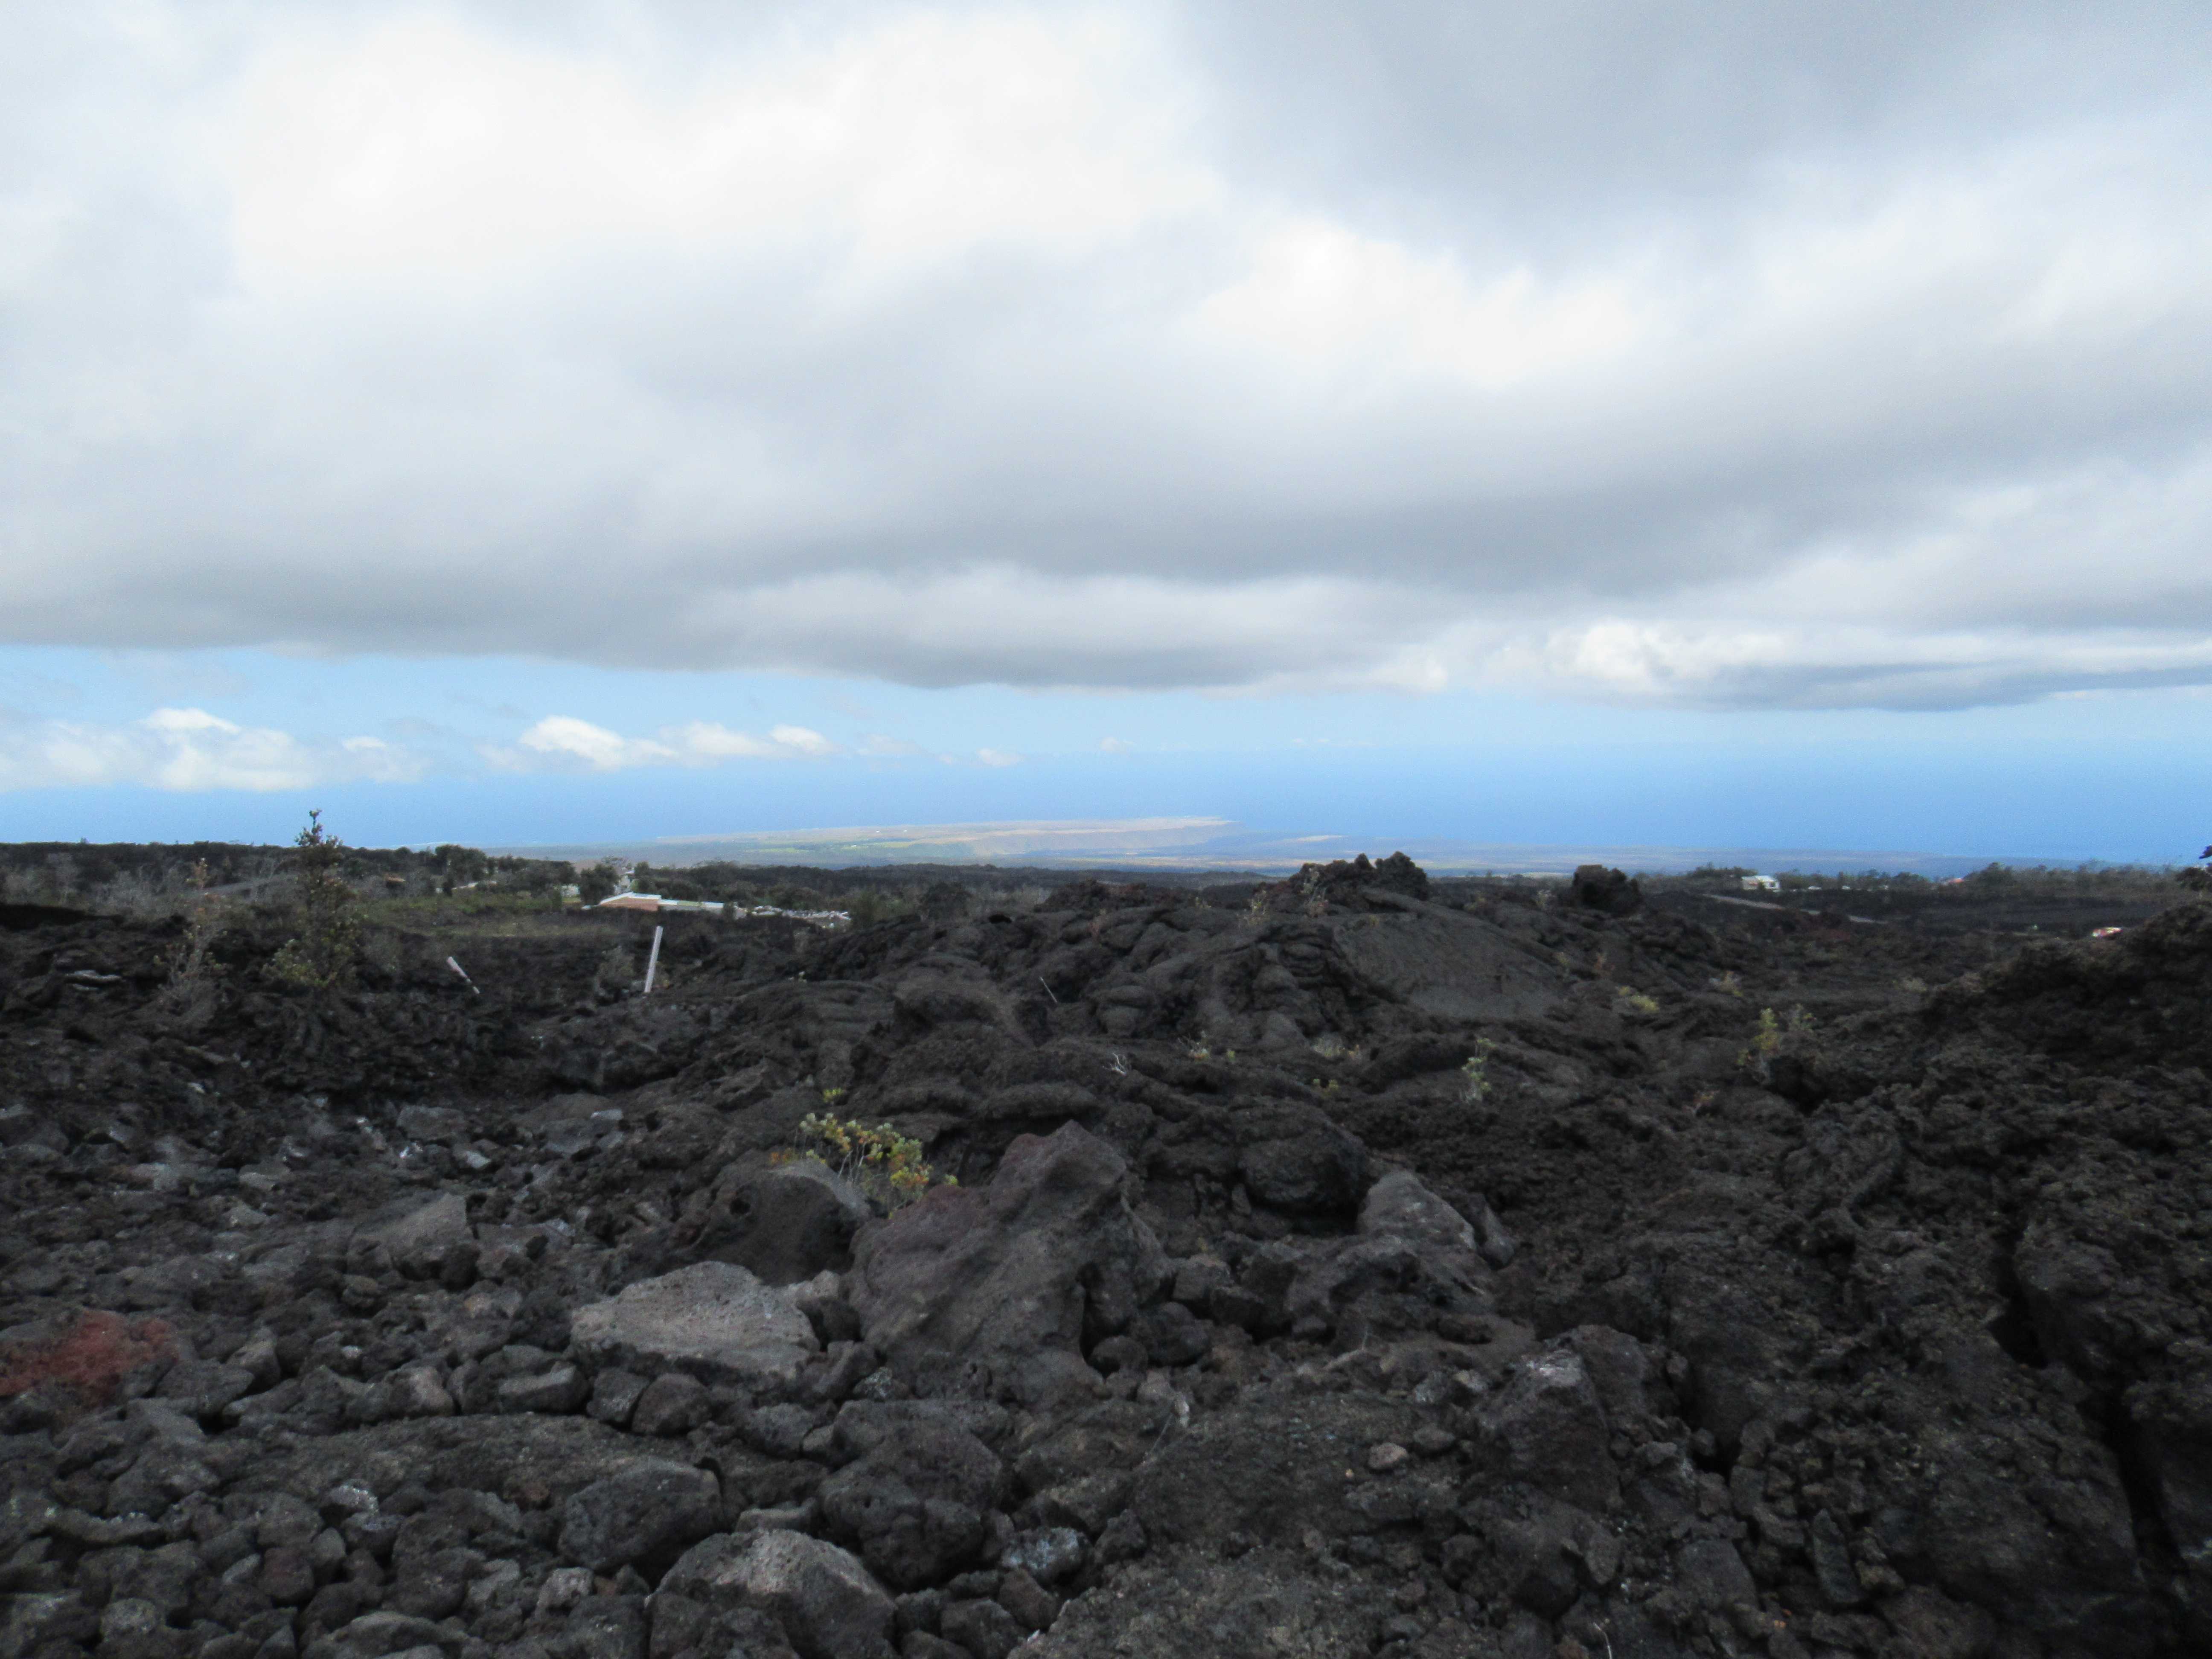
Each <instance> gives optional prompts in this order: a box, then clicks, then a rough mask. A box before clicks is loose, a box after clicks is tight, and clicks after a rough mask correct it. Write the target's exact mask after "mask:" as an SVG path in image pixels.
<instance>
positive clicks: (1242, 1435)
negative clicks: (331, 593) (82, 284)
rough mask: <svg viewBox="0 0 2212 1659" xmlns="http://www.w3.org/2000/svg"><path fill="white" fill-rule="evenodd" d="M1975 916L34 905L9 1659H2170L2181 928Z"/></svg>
mask: <svg viewBox="0 0 2212 1659" xmlns="http://www.w3.org/2000/svg"><path fill="white" fill-rule="evenodd" d="M1986 920H1987V922H1988V924H1989V925H1984V926H1981V927H1962V926H1955V925H1954V926H1948V927H1946V928H1944V929H1942V930H1934V929H1929V928H1923V927H1915V926H1914V925H1912V923H1911V920H1910V919H1909V918H1905V919H1899V920H1889V919H1884V918H1876V919H1875V920H1873V921H1854V920H1852V919H1851V918H1850V917H1849V916H1846V915H1842V914H1840V913H1830V914H1826V915H1820V914H1806V913H1802V912H1799V911H1796V910H1765V909H1759V908H1751V907H1747V906H1745V905H1743V904H1741V903H1740V902H1739V903H1735V904H1728V903H1723V902H1717V901H1714V900H1711V899H1701V898H1699V897H1698V896H1695V895H1687V894H1680V893H1668V894H1665V895H1661V894H1658V893H1656V892H1655V893H1654V894H1653V895H1652V896H1649V897H1647V896H1645V895H1644V893H1643V892H1642V891H1641V890H1639V889H1638V887H1637V886H1636V885H1635V884H1631V883H1627V882H1626V881H1624V880H1621V879H1619V878H1613V877H1611V876H1608V875H1607V872H1596V871H1592V872H1583V873H1582V874H1580V875H1578V877H1577V881H1576V882H1575V883H1574V884H1572V885H1571V886H1557V887H1549V888H1541V889H1539V888H1534V887H1532V886H1530V885H1528V884H1505V883H1497V884H1479V883H1477V884H1468V883H1461V884H1449V887H1448V886H1447V884H1441V883H1439V884H1435V885H1434V886H1432V885H1431V883H1430V882H1429V880H1428V879H1427V878H1426V877H1425V876H1424V875H1423V873H1422V872H1420V871H1419V870H1418V869H1416V868H1415V867H1413V866H1411V865H1410V864H1408V863H1407V862H1406V861H1405V860H1402V859H1395V858H1394V859H1390V860H1383V862H1381V863H1380V864H1375V865H1370V864H1368V863H1367V862H1366V861H1365V860H1359V861H1358V862H1357V863H1354V864H1340V865H1334V866H1327V867H1318V868H1309V869H1308V870H1307V871H1305V872H1302V873H1301V874H1300V875H1299V876H1298V877H1297V878H1291V880H1288V881H1285V882H1282V883H1279V884H1273V885H1267V886H1261V887H1259V888H1257V889H1256V890H1247V892H1246V893H1245V894H1244V895H1243V896H1241V897H1240V898H1238V899H1237V900H1236V901H1234V902H1228V901H1222V900H1219V899H1214V898H1210V897H1209V896H1208V895H1207V893H1206V892H1205V891H1202V890H1188V889H1169V888H1164V887H1146V886H1144V885H1138V884H1130V885H1110V884H1102V883H1100V882H1097V881H1086V882H1080V883H1067V884H1060V885H1059V886H1056V887H1052V888H1050V889H1048V890H1043V892H1042V896H1030V898H1028V899H1024V900H1022V901H1020V902H1016V901H1012V900H1006V899H1000V898H996V897H994V896H990V895H988V894H979V895H977V896H972V897H969V898H967V899H963V900H962V901H961V902H958V903H957V904H955V903H946V904H939V905H937V906H935V907H934V910H933V914H931V915H927V916H916V917H910V918H908V919H905V920H901V921H892V922H887V923H884V924H881V925H878V926H872V927H847V928H841V929H837V930H835V931H823V930H820V929H817V928H815V927H809V926H806V925H804V924H802V923H799V922H796V921H792V920H790V919H788V918H785V917H744V918H739V919H737V920H729V921H725V920H722V919H720V918H716V917H712V916H689V915H687V916H682V917H678V918H674V919H672V920H669V921H667V922H666V924H665V938H664V941H663V944H662V946H661V950H660V953H659V962H658V964H657V968H656V983H655V985H654V987H653V991H652V993H651V994H650V995H647V994H643V992H644V986H643V978H644V969H645V964H646V957H647V942H648V940H649V939H650V937H651V934H652V930H653V926H654V922H653V918H651V917H649V916H641V915H626V916H624V915H604V914H602V915H563V916H555V915H546V916H544V917H542V918H539V919H538V920H537V921H533V922H532V923H531V924H530V925H527V926H524V925H520V924H513V925H508V924H501V925H498V926H493V925H489V924H487V925H485V926H483V927H479V928H477V929H475V930H474V931H471V930H470V929H469V928H467V927H451V928H447V929H444V930H442V931H438V930H432V931H424V932H422V933H407V932H404V931H393V930H392V929H388V928H387V929H382V930H377V929H372V930H371V931H370V933H368V936H367V937H366V938H365V939H364V940H363V944H362V960H361V963H360V966H359V969H358V974H357V977H356V982H355V983H354V984H353V985H352V986H351V987H348V988H346V989H344V990H342V991H334V992H321V993H317V992H313V991H307V990H301V989H293V988H286V987H283V985H281V984H280V983H278V982H277V981H276V980H275V979H274V978H272V976H271V975H270V973H269V972H267V971H266V969H267V964H268V963H270V960H271V958H272V957H273V956H274V955H275V953H276V951H278V949H279V947H280V946H282V945H283V943H284V941H285V938H286V932H285V921H284V918H283V915H281V914H280V913H279V912H277V911H275V910H269V911H260V912H252V913H246V912H241V914H240V915H239V916H238V917H236V918H235V919H234V921H232V923H231V924H230V925H229V926H228V928H227V929H226V930H225V931H224V932H223V933H222V934H221V935H220V936H219V937H218V938H216V939H214V941H213V943H212V945H211V946H210V949H209V951H208V952H207V954H206V957H205V958H204V962H202V963H200V966H199V968H198V969H197V972H196V974H195V975H193V976H191V978H190V979H189V980H187V981H180V980H179V978H178V977H177V976H176V974H175V972H174V969H175V967H176V964H177V963H178V961H179V945H180V943H182V942H183V935H184V928H185V924H184V923H183V922H182V921H174V920H173V921H166V922H161V923H149V922H143V921H129V920H123V919H115V918H106V917H100V916H93V915H80V914H76V913H74V912H70V911H68V910H62V909H53V908H37V907H32V906H22V905H17V906H10V907H4V908H0V1476H3V1477H4V1479H0V1486H4V1490H5V1492H6V1494H7V1496H6V1499H5V1504H4V1507H0V1598H3V1599H0V1659H13V1656H16V1655H27V1656H40V1659H76V1656H79V1655H81V1654H85V1653H95V1654H99V1655H102V1656H116V1659H191V1656H204V1659H379V1656H383V1655H387V1654H404V1655H407V1656H409V1659H494V1656H496V1659H739V1656H746V1659H783V1656H787V1655H791V1654H796V1655H798V1656H800V1659H876V1656H882V1655H890V1654H894V1653H896V1654H900V1655H904V1656H909V1659H1004V1656H1006V1655H1007V1654H1010V1653H1014V1652H1017V1651H1018V1652H1019V1653H1021V1654H1023V1655H1024V1656H1032V1659H1074V1656H1085V1659H1105V1656H1109V1655H1116V1656H1119V1655H1127V1656H1146V1659H1181V1656H1189V1659H1200V1656H1205V1659H1244V1656H1249V1659H1262V1656H1265V1659H1291V1656H1314V1659H1322V1656H1331V1659H1333V1656H1346V1655H1358V1656H1364V1655H1389V1656H1405V1659H1462V1656H1464V1659H1478V1656H1480V1659H1504V1656H1510V1659H1547V1656H1555V1659H1638V1656H1647V1659H1660V1656H1674V1655H1682V1654H1700V1655H1716V1654H1745V1655H1752V1654H1763V1655H1768V1656H1771V1659H1808V1656H1826V1659H1840V1656H1844V1655H1855V1656H1856V1655H1880V1656H1899V1659H1903V1656H1916V1659H1917V1656H1930V1659H1982V1656H1988V1659H2035V1656H2051V1659H2061V1656H2075V1655H2082V1656H2087V1655H2095V1656H2098V1659H2152V1656H2166V1655H2180V1654H2185V1653H2203V1652H2207V1651H2212V1318H2208V1296H2212V1244H2208V1240H2212V1152H2208V1142H2209V1141H2212V1086H2208V1082H2207V1075H2206V1068H2207V1066H2208V1065H2212V904H2207V903H2206V902H2203V901H2202V900H2187V901H2184V902H2177V903H2174V904H2172V905H2171V906H2170V907H2168V908H2163V909H2161V910H2159V911H2158V912H2157V913H2156V914H2154V915H2148V919H2144V920H2141V921H2138V922H2137V923H2136V925H2133V926H2130V927H2126V928H2125V929H2124V931H2122V932H2120V933H2118V934H2117V935H2116V936H2113V937H2109V938H2105V939H2089V938H2063V939H2059V938H2051V939H2032V938H2028V937H2027V936H2025V935H2023V934H2021V933H2015V932H2009V931H2006V930H2003V929H2002V928H2001V927H1998V926H1997V925H1996V923H1997V922H1998V921H2000V920H2001V919H2000V918H1996V917H1994V916H1993V917H1990V918H1988V919H1986ZM2075 931H2081V930H2079V929H2075ZM449 956H451V957H455V958H456V959H457V960H458V961H459V963H461V964H462V966H464V967H465V969H466V973H467V975H468V977H467V979H464V978H463V977H461V975H459V974H456V973H455V972H453V970H452V969H450V968H449V967H448V966H447V957H449ZM828 1120H836V1121H837V1122H838V1123H839V1124H841V1125H859V1126H863V1127H866V1128H867V1129H869V1130H871V1131H873V1130H875V1129H877V1127H878V1126H884V1125H888V1126H890V1127H891V1130H892V1131H893V1132H894V1133H895V1134H896V1137H897V1138H898V1139H899V1141H900V1142H901V1143H902V1146H903V1147H904V1150H903V1151H900V1152H893V1153H890V1154H889V1155H887V1156H886V1157H885V1158H883V1159H882V1160H881V1161H878V1162H875V1163H870V1162H868V1161H866V1159H861V1160H860V1161H859V1162H857V1163H854V1164H852V1165H851V1166H850V1167H849V1168H848V1167H846V1158H845V1154H844V1152H842V1150H841V1149H840V1148H838V1147H836V1146H833V1145H828V1144H825V1143H824V1141H823V1138H822V1135H821V1133H819V1130H820V1128H821V1126H822V1125H823V1123H824V1122H825V1121H828ZM837 1133H839V1134H841V1135H843V1136H845V1137H846V1138H847V1139H848V1141H850V1140H851V1134H850V1131H849V1130H847V1129H844V1128H840V1129H839V1130H838V1131H837ZM886 1139H888V1138H886ZM851 1144H853V1145H854V1146H858V1145H859V1144H860V1143H858V1142H852V1143H851ZM878 1144H879V1145H880V1144H882V1143H878ZM811 1154H819V1155H820V1156H813V1155H811ZM825 1158H826V1159H827V1161H826V1162H825V1161H824V1159H825ZM833 1166H834V1167H833ZM925 1166H926V1168H925ZM895 1167H896V1169H897V1170H899V1171H900V1172H901V1173H902V1176H903V1177H904V1179H905V1182H906V1183H907V1184H906V1188H904V1189H903V1190H902V1189H900V1188H895V1187H894V1186H893V1185H892V1184H891V1183H890V1182H889V1180H888V1179H887V1176H888V1175H889V1174H890V1172H891V1171H892V1170H894V1168H895ZM848 1176H849V1177H850V1178H848ZM925 1183H926V1190H920V1191H919V1195H918V1196H916V1195H915V1190H916V1189H918V1188H922V1187H923V1186H924V1185H925ZM902 1200H910V1201H902Z"/></svg>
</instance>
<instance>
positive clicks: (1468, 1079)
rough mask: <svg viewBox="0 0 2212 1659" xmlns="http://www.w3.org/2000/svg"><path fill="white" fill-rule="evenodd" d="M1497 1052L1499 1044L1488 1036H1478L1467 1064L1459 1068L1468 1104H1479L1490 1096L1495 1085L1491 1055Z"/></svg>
mask: <svg viewBox="0 0 2212 1659" xmlns="http://www.w3.org/2000/svg"><path fill="white" fill-rule="evenodd" d="M1497 1052H1498V1045H1497V1044H1496V1043H1495V1042H1492V1041H1491V1040H1490V1039H1489V1038H1488V1037H1478V1038H1476V1039H1475V1044H1474V1053H1473V1054H1469V1055H1468V1057H1467V1062H1466V1064H1464V1065H1463V1066H1461V1067H1460V1068H1459V1071H1460V1077H1461V1079H1462V1087H1463V1088H1464V1090H1465V1092H1466V1095H1467V1102H1468V1105H1470V1106H1479V1105H1480V1104H1481V1103H1483V1102H1484V1101H1486V1100H1487V1099H1489V1098H1490V1091H1491V1090H1492V1087H1494V1086H1495V1085H1493V1084H1492V1081H1491V1077H1490V1057H1491V1055H1492V1054H1496V1053H1497Z"/></svg>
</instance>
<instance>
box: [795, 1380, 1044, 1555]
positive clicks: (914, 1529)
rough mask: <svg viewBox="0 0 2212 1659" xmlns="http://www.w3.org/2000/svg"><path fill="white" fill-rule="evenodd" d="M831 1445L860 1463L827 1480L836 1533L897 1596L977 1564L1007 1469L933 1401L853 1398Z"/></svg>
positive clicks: (825, 1502) (829, 1519)
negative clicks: (857, 1452)
mask: <svg viewBox="0 0 2212 1659" xmlns="http://www.w3.org/2000/svg"><path fill="white" fill-rule="evenodd" d="M833 1443H834V1444H835V1445H836V1446H837V1447H838V1448H839V1449H842V1450H845V1451H847V1452H848V1453H849V1452H850V1451H851V1450H853V1449H859V1448H865V1449H864V1450H862V1451H861V1455H860V1456H859V1457H858V1458H856V1459H855V1460H854V1462H850V1463H848V1464H847V1465H846V1466H845V1467H844V1468H841V1469H839V1470H838V1471H837V1472H836V1474H833V1475H831V1476H830V1477H829V1479H828V1480H825V1481H823V1483H822V1487H821V1492H820V1498H821V1502H822V1519H823V1525H824V1526H825V1527H826V1528H828V1530H829V1534H830V1536H832V1537H833V1538H836V1540H837V1541H839V1542H841V1543H843V1544H846V1545H848V1546H849V1547H852V1548H854V1549H855V1550H857V1551H858V1552H859V1553H860V1559H862V1560H863V1561H865V1562H866V1563H867V1565H868V1567H869V1570H870V1571H872V1572H874V1573H875V1575H876V1576H877V1577H879V1578H881V1579H882V1580H883V1581H884V1583H887V1584H889V1585H890V1586H891V1588H892V1589H921V1587H922V1586H923V1585H925V1584H930V1583H936V1582H938V1581H939V1580H940V1579H943V1578H945V1577H950V1576H951V1574H953V1573H955V1572H957V1571H960V1569H962V1568H963V1567H964V1566H966V1565H969V1563H970V1562H971V1561H973V1560H974V1559H975V1555H976V1553H977V1552H978V1551H979V1550H980V1548H981V1545H982V1542H983V1539H984V1535H985V1517H986V1516H987V1515H988V1514H989V1512H990V1511H991V1510H993V1509H994V1508H996V1507H997V1505H998V1503H999V1499H1000V1495H1001V1491H1002V1488H1003V1486H1004V1485H1005V1470H1004V1468H1003V1467H1002V1466H1001V1465H1000V1462H999V1460H998V1458H997V1457H996V1456H995V1455H993V1453H992V1451H991V1449H990V1448H989V1447H987V1446H986V1445H985V1444H984V1443H982V1442H981V1440H979V1439H977V1438H976V1437H975V1436H974V1435H973V1434H970V1433H969V1431H967V1430H966V1429H964V1428H963V1427H961V1426H960V1425H959V1424H957V1423H956V1422H954V1421H952V1420H951V1418H950V1416H949V1415H948V1414H947V1413H945V1411H944V1409H943V1408H942V1407H939V1406H937V1405H935V1404H934V1403H933V1402H930V1401H884V1402H880V1403H879V1402H876V1401H853V1402H851V1403H849V1404H848V1405H847V1406H846V1407H844V1409H843V1410H842V1411H841V1412H840V1413H838V1419H837V1425H836V1430H835V1431H834V1435H833Z"/></svg>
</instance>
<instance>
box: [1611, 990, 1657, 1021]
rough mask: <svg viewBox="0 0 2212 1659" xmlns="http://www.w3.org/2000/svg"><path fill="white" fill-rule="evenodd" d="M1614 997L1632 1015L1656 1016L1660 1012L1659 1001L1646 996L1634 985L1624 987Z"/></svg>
mask: <svg viewBox="0 0 2212 1659" xmlns="http://www.w3.org/2000/svg"><path fill="white" fill-rule="evenodd" d="M1613 995H1614V998H1615V999H1616V1000H1618V1001H1619V1003H1620V1006H1622V1007H1623V1008H1625V1009H1626V1010H1627V1011H1628V1012H1631V1013H1637V1014H1656V1013H1657V1012H1659V999H1658V998H1656V997H1654V996H1649V995H1646V994H1644V992H1642V991H1639V990H1638V989H1637V988H1636V987H1634V986H1632V985H1624V986H1622V987H1620V989H1619V990H1618V991H1616V992H1614V993H1613Z"/></svg>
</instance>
